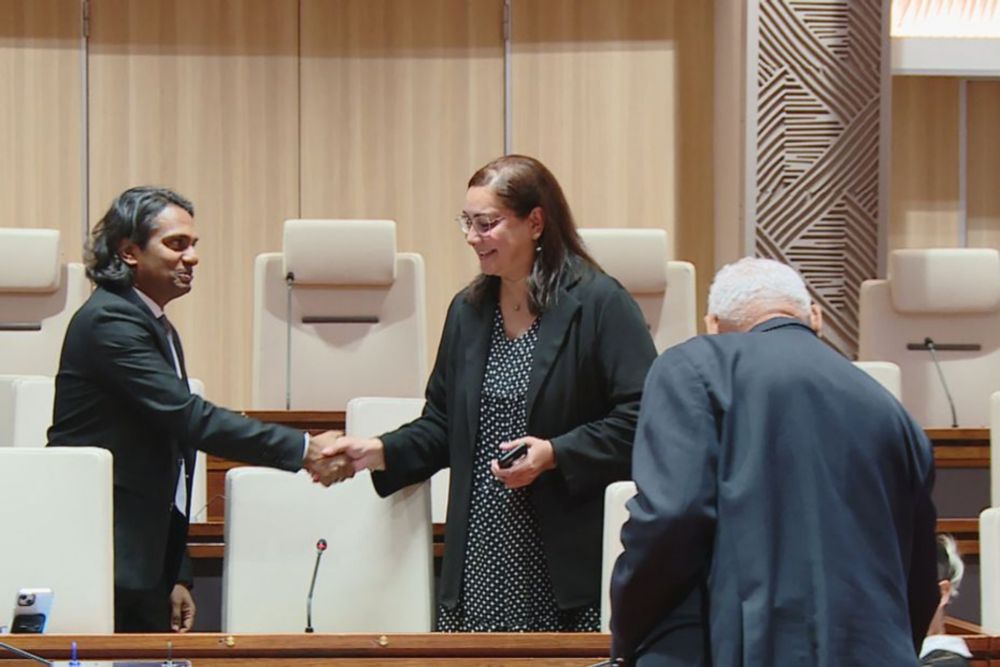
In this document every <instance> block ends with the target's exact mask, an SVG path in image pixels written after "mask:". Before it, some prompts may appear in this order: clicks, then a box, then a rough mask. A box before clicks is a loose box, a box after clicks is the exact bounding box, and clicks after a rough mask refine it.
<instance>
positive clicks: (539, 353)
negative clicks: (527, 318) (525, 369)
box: [525, 290, 580, 429]
mask: <svg viewBox="0 0 1000 667" xmlns="http://www.w3.org/2000/svg"><path fill="white" fill-rule="evenodd" d="M579 310H580V301H579V300H578V299H577V298H576V297H575V296H573V294H572V293H571V292H568V291H565V290H563V291H562V292H561V293H560V294H559V300H558V301H557V303H556V305H555V306H554V307H553V308H552V309H551V310H549V311H548V312H546V313H544V314H543V315H542V321H541V322H540V323H539V325H538V342H537V343H535V353H534V358H533V359H532V361H531V375H530V376H529V378H528V394H527V397H526V399H525V401H526V402H525V405H526V408H527V417H528V428H529V429H530V428H531V413H532V408H533V406H534V404H535V401H536V400H537V399H538V392H539V391H540V390H541V388H542V385H543V384H544V383H545V378H546V377H548V375H549V371H551V370H552V365H553V364H554V363H555V360H556V357H557V356H559V350H560V348H562V346H563V341H564V340H565V339H566V333H567V332H568V331H569V326H570V324H571V323H572V322H573V319H574V318H575V317H576V313H577V311H579Z"/></svg>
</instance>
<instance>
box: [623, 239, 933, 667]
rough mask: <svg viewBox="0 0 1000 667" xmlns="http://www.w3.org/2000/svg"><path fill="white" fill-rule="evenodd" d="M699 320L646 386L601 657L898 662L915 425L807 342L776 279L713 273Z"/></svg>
mask: <svg viewBox="0 0 1000 667" xmlns="http://www.w3.org/2000/svg"><path fill="white" fill-rule="evenodd" d="M708 313H709V314H708V316H707V318H706V325H707V329H708V331H709V333H711V334H718V335H710V336H698V337H697V338H693V339H691V340H689V341H687V342H685V343H681V344H680V345H677V346H674V347H672V348H670V349H669V350H667V351H666V352H664V353H663V354H662V355H661V356H660V358H659V359H657V360H656V363H654V364H653V368H652V369H651V370H650V372H649V377H648V378H647V379H646V387H645V390H644V391H643V397H642V410H641V412H640V415H639V428H638V431H637V432H636V440H635V454H634V460H633V462H632V472H633V476H634V478H635V482H636V486H637V489H638V492H637V494H636V496H635V497H634V498H633V499H632V500H630V501H629V503H628V510H629V519H628V521H627V522H626V523H625V525H624V526H623V527H622V533H621V537H622V544H623V545H624V547H625V550H624V552H623V553H622V555H621V556H620V557H619V558H618V561H617V562H616V563H615V567H614V573H613V575H612V579H611V632H612V638H613V639H612V657H614V658H620V659H621V660H622V661H623V662H626V663H632V662H635V663H636V664H638V665H640V666H642V665H649V666H650V667H673V666H677V667H682V666H683V667H692V666H694V665H715V666H716V667H728V666H730V665H732V666H734V667H735V666H736V665H739V666H741V667H752V666H754V665H760V666H761V667H772V666H774V667H789V666H792V665H803V666H806V665H808V666H810V667H812V666H814V665H829V666H831V667H833V666H840V665H845V666H846V665H857V664H876V665H886V666H887V667H888V666H889V665H892V666H893V667H895V666H896V665H916V664H917V652H916V648H917V647H918V646H919V645H920V642H921V640H922V639H923V637H924V635H925V634H926V632H927V626H928V623H929V622H930V620H931V617H932V616H933V615H934V608H935V607H936V605H937V598H938V594H937V587H936V586H935V584H934V582H935V581H936V578H935V566H934V528H935V512H934V506H933V504H932V503H931V497H930V492H931V485H932V480H933V475H934V457H933V454H932V451H931V446H930V443H929V442H928V440H927V438H926V436H925V435H924V432H923V430H922V429H921V428H920V427H919V426H918V425H917V424H916V423H915V422H914V421H913V419H912V418H910V416H909V415H908V414H907V413H906V410H904V409H903V407H902V406H901V405H900V404H899V402H898V401H897V400H896V399H895V398H893V397H892V395H890V394H889V392H887V391H886V390H885V389H884V388H883V387H881V386H880V385H879V384H878V383H877V382H876V381H875V380H873V379H872V378H871V377H869V376H868V375H866V374H865V373H864V372H863V371H861V370H859V369H857V368H855V367H854V365H852V364H851V362H849V361H848V360H847V359H845V358H844V357H843V356H842V355H841V354H840V353H838V352H837V351H836V350H834V349H832V348H831V347H830V346H828V345H827V344H825V343H824V342H823V341H822V340H820V339H819V337H818V336H817V335H816V332H817V331H818V330H819V328H820V325H821V323H822V318H821V313H820V311H819V308H818V306H815V305H812V306H811V305H810V298H809V293H808V291H807V290H806V286H805V283H804V282H803V280H802V278H801V277H800V276H799V275H798V273H796V272H795V271H794V270H793V269H792V268H790V267H788V266H785V265H784V264H780V263H778V262H775V261H773V260H767V259H755V258H746V259H742V260H740V261H738V262H736V263H734V264H730V265H728V266H726V267H724V268H723V269H722V270H721V271H719V273H718V274H717V275H716V277H715V280H714V281H713V283H712V287H711V289H710V291H709V297H708ZM859 610H862V611H863V613H859Z"/></svg>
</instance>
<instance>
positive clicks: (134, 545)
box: [48, 187, 351, 632]
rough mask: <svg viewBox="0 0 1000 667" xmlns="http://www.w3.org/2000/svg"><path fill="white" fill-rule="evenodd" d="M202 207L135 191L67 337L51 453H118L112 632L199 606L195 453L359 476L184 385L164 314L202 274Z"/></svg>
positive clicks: (95, 245)
mask: <svg viewBox="0 0 1000 667" xmlns="http://www.w3.org/2000/svg"><path fill="white" fill-rule="evenodd" d="M193 215H194V207H193V206H192V205H191V203H190V202H189V201H187V200H186V199H185V198H183V197H181V196H180V195H178V194H177V193H176V192H172V191H170V190H167V189H164V188H152V187H138V188H132V189H130V190H127V191H126V192H124V193H122V194H121V195H120V196H119V197H117V198H116V199H115V200H114V202H112V204H111V208H110V209H109V210H108V212H107V213H106V214H105V215H104V217H103V218H102V219H101V220H100V222H99V223H98V224H97V226H96V227H95V228H94V231H93V234H92V235H91V238H90V240H89V243H88V247H87V256H86V262H87V276H88V277H89V278H90V279H91V280H92V281H93V282H94V283H95V285H96V289H95V290H94V292H93V294H92V295H91V296H90V298H89V299H88V300H87V302H86V303H85V304H84V305H83V306H81V307H80V310H79V311H77V313H76V314H75V315H74V316H73V319H72V321H71V322H70V324H69V328H68V329H67V331H66V339H65V341H64V343H63V351H62V357H61V359H60V363H59V374H58V376H57V377H56V396H55V409H54V413H53V423H52V427H51V428H50V429H49V433H48V440H49V445H50V446H98V447H104V448H106V449H108V450H110V451H111V453H112V454H113V455H114V515H115V516H114V526H115V629H116V631H118V632H164V631H167V630H170V629H173V630H175V631H186V630H189V629H190V628H191V626H192V623H193V620H194V602H193V600H192V598H191V595H190V593H189V592H188V590H187V589H186V587H184V586H182V585H179V584H178V581H179V580H183V579H185V578H186V577H185V576H184V575H182V574H181V572H182V570H185V569H187V568H189V564H188V561H187V557H186V550H185V544H186V541H187V526H188V515H189V514H190V510H191V507H190V501H189V499H190V497H191V480H192V476H193V471H194V463H195V451H196V450H198V449H201V450H204V451H206V452H209V453H212V454H216V455H218V456H223V457H226V458H229V459H236V460H240V461H245V462H247V463H252V464H255V465H265V466H271V467H275V468H281V469H284V470H290V471H294V470H298V469H299V468H302V467H305V468H306V469H307V470H309V472H310V473H312V474H313V476H314V477H315V478H318V479H319V481H322V482H323V483H325V484H330V483H332V482H333V481H335V480H338V479H340V478H341V477H343V476H344V475H345V474H346V475H349V474H350V473H351V471H350V467H349V466H342V465H341V463H342V462H341V461H339V460H337V459H335V458H326V459H324V458H323V456H322V454H321V451H322V449H323V447H324V446H325V445H328V444H331V443H333V442H334V440H333V438H334V437H335V436H336V435H337V434H334V433H332V432H328V433H325V434H322V435H319V436H314V437H313V438H311V439H310V438H308V437H307V436H305V435H304V434H303V433H302V432H300V431H296V430H293V429H290V428H285V427H283V426H277V425H272V424H263V423H261V422H258V421H255V420H252V419H246V418H244V417H242V416H240V415H237V414H235V413H232V412H229V411H227V410H224V409H222V408H218V407H216V406H214V405H212V404H211V403H209V402H208V401H205V400H203V399H201V398H200V397H198V396H196V395H194V394H192V393H191V392H190V391H189V389H188V383H187V371H186V369H185V366H184V351H183V348H182V347H181V341H180V338H179V337H178V336H177V332H176V331H175V330H174V329H173V327H171V326H170V323H169V322H168V321H167V319H166V315H165V314H164V312H163V309H164V307H165V306H166V305H167V304H168V303H169V302H170V301H172V300H174V299H176V298H177V297H180V296H183V295H184V294H187V293H188V292H189V291H191V286H192V284H193V282H194V269H195V267H196V266H197V264H198V253H197V251H196V250H195V247H196V245H197V243H198V235H197V233H196V232H195V228H194V218H193Z"/></svg>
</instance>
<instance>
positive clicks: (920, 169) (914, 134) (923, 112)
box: [889, 76, 1000, 250]
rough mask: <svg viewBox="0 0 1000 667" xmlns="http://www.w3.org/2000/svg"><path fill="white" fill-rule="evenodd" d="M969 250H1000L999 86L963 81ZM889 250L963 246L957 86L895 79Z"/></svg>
mask: <svg viewBox="0 0 1000 667" xmlns="http://www.w3.org/2000/svg"><path fill="white" fill-rule="evenodd" d="M966 86H967V92H966V111H965V124H966V151H967V152H966V157H965V165H964V166H965V173H966V213H965V215H966V230H967V237H966V242H967V245H969V246H971V247H990V248H1000V187H998V183H1000V181H998V176H997V174H998V173H1000V123H998V121H997V119H998V118H1000V81H997V80H987V79H983V80H975V79H972V80H968V81H967V82H966ZM892 94H893V100H892V104H893V112H892V124H893V127H892V132H893V142H892V165H891V174H892V176H891V190H890V227H889V249H890V250H892V249H895V248H930V247H957V246H959V245H960V244H961V219H962V213H961V211H962V201H961V188H960V180H959V178H960V175H959V174H960V169H959V167H960V143H959V142H960V124H961V118H960V114H961V109H960V103H959V81H958V79H954V78H944V77H918V76H897V77H894V78H893V91H892Z"/></svg>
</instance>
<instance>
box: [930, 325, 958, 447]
mask: <svg viewBox="0 0 1000 667" xmlns="http://www.w3.org/2000/svg"><path fill="white" fill-rule="evenodd" d="M924 347H926V348H927V351H928V352H930V353H931V360H932V361H933V362H934V368H936V369H937V373H938V378H940V379H941V386H942V387H944V395H945V396H946V397H947V398H948V407H950V408H951V427H952V428H958V416H957V414H956V413H955V400H954V399H953V398H952V397H951V392H950V391H948V383H947V382H945V379H944V371H942V370H941V364H939V363H938V358H937V352H936V350H937V348H936V347H935V345H934V339H933V338H931V337H930V336H927V337H926V338H924Z"/></svg>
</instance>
